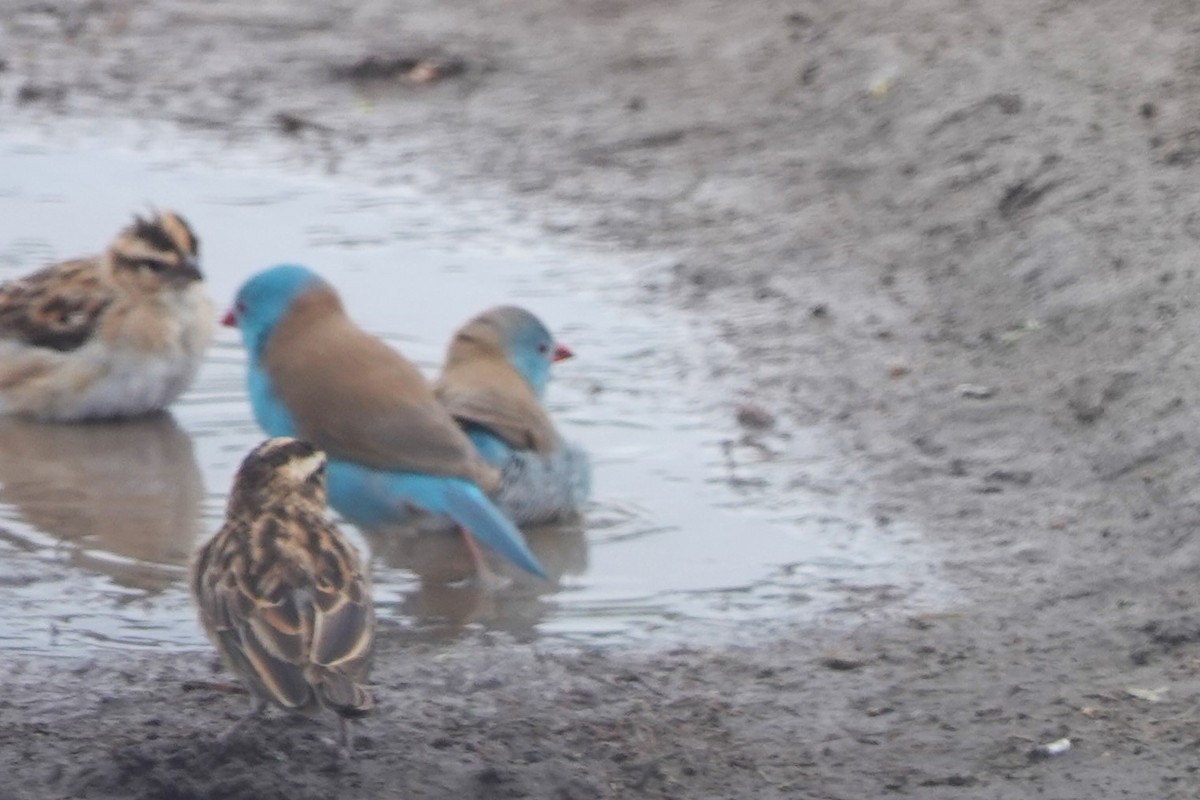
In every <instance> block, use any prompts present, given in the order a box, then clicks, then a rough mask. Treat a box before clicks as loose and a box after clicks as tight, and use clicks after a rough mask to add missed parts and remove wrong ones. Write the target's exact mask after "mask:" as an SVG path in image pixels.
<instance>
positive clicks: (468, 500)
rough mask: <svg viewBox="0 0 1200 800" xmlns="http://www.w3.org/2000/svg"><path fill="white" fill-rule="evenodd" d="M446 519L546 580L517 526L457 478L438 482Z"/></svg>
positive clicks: (484, 497)
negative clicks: (441, 492) (441, 491)
mask: <svg viewBox="0 0 1200 800" xmlns="http://www.w3.org/2000/svg"><path fill="white" fill-rule="evenodd" d="M441 487H442V488H443V500H444V501H445V506H444V507H443V508H440V509H436V510H438V511H441V512H442V513H443V514H445V515H446V516H448V517H450V519H452V520H454V521H455V522H456V523H458V524H459V525H461V526H462V527H463V528H464V529H466V531H467V533H469V534H470V535H471V536H473V537H475V539H476V540H478V541H479V542H480V543H481V544H483V545H484V546H486V547H488V548H489V549H491V550H494V551H495V552H496V553H498V554H500V555H502V556H504V557H505V558H507V559H508V560H509V561H511V562H513V563H514V564H516V565H517V566H518V567H520V568H521V569H523V570H525V571H526V572H528V573H530V574H533V575H536V576H538V577H539V578H542V579H543V580H548V578H547V576H546V571H545V570H544V569H542V565H541V564H540V563H538V560H537V557H536V556H535V555H534V554H533V553H532V552H530V550H529V546H528V545H526V544H525V539H524V537H523V536H521V532H520V531H518V530H517V527H516V526H515V525H513V524H512V522H510V521H509V519H508V517H506V516H504V514H503V513H502V512H501V511H500V509H499V508H497V507H496V505H495V504H494V503H493V502H492V501H491V500H489V499H488V498H487V495H485V494H484V493H483V490H482V489H480V488H479V487H478V486H476V485H475V484H473V483H471V482H470V481H466V480H461V479H454V478H451V479H447V480H443V481H442V482H441Z"/></svg>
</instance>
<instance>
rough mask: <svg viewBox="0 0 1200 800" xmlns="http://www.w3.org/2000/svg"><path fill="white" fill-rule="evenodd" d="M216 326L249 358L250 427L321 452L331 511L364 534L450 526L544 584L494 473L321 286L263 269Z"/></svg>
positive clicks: (411, 373)
mask: <svg viewBox="0 0 1200 800" xmlns="http://www.w3.org/2000/svg"><path fill="white" fill-rule="evenodd" d="M224 322H225V324H227V325H234V326H236V327H237V328H238V329H239V330H240V331H241V334H242V341H243V342H244V343H245V345H246V349H247V350H248V351H249V378H248V384H249V392H250V402H251V405H252V406H253V409H254V415H255V418H256V419H257V420H258V423H259V425H260V426H262V428H263V429H264V430H265V431H266V432H267V433H268V434H270V435H271V436H295V437H299V438H301V439H305V440H307V441H309V442H311V443H312V444H314V445H316V446H317V447H319V448H320V449H321V450H323V451H325V453H327V454H328V456H329V501H330V505H332V506H333V507H334V508H335V509H337V511H338V512H339V513H340V514H342V515H343V516H344V517H346V518H347V519H348V520H350V521H351V522H353V523H355V524H356V525H359V526H360V527H367V528H376V527H381V526H387V525H390V524H392V523H398V522H401V523H402V522H405V521H407V520H408V518H409V516H410V514H411V512H412V511H413V510H419V511H423V512H426V513H428V514H432V515H434V516H438V517H445V518H449V519H450V520H452V521H453V522H454V523H456V524H457V525H458V526H460V527H461V528H463V529H464V530H465V531H467V532H468V533H469V534H471V536H473V537H475V538H476V539H477V540H478V541H480V542H481V543H483V544H484V545H486V546H487V547H489V548H490V549H492V550H494V551H495V552H497V553H499V554H500V555H502V556H504V557H505V558H507V559H509V560H510V561H512V562H513V563H515V564H517V565H518V566H520V567H521V568H523V569H524V570H526V571H528V572H530V573H532V574H534V575H537V576H539V577H544V575H545V573H544V572H543V570H542V568H541V565H540V564H539V563H538V561H537V559H536V558H535V557H534V555H533V554H532V553H531V552H530V551H529V548H528V547H527V546H526V544H525V541H524V539H523V538H522V536H521V534H520V532H519V531H518V530H517V529H516V528H515V527H514V525H513V524H512V522H510V521H509V520H508V519H507V518H506V517H505V516H504V514H503V513H501V511H500V510H499V509H498V508H497V507H496V505H495V504H494V503H493V502H492V501H491V500H490V499H489V498H488V496H487V493H488V492H492V491H494V490H495V489H496V488H497V487H498V486H499V482H500V473H499V470H497V469H496V468H495V467H493V466H491V465H489V464H488V463H487V462H486V461H484V460H483V459H482V458H481V457H480V456H479V454H478V453H476V452H475V448H474V447H472V446H471V442H470V440H469V439H468V438H467V437H466V435H465V434H464V433H463V432H462V431H461V430H460V429H459V428H458V426H457V425H456V424H455V422H454V420H453V418H452V417H451V416H450V414H449V413H448V412H447V411H446V410H445V409H444V408H443V407H442V406H441V404H440V403H438V401H437V398H435V397H434V395H433V390H432V387H431V386H430V385H429V383H428V382H427V381H426V380H425V378H424V376H422V375H421V373H420V371H419V370H418V369H417V368H416V366H415V365H413V364H412V363H411V362H409V361H408V360H407V359H405V358H404V357H403V356H402V355H400V353H398V352H397V351H396V350H394V349H393V348H392V347H390V346H389V345H388V344H386V343H385V342H384V341H382V340H381V339H379V338H377V337H375V336H372V335H371V334H369V333H367V332H366V331H364V330H362V329H361V328H360V327H358V326H357V325H356V324H355V323H354V322H353V321H352V320H351V319H350V318H349V316H348V315H347V314H346V311H345V309H344V307H343V305H342V301H341V299H340V298H339V296H338V294H337V292H336V291H335V290H334V288H333V287H332V286H331V285H330V284H329V283H327V282H326V281H325V280H324V279H322V278H321V277H320V276H318V275H317V274H316V273H314V272H312V271H311V270H309V269H307V268H305V267H301V266H295V265H289V264H285V265H279V266H275V267H271V268H270V269H267V270H264V271H262V272H260V273H258V274H256V275H254V276H253V277H251V278H250V279H249V280H248V281H246V283H244V284H243V285H242V287H241V288H240V289H239V290H238V293H237V297H236V300H235V303H234V307H233V308H232V309H231V310H230V311H229V313H228V314H227V315H226V317H225V320H224ZM467 541H468V544H469V543H470V539H469V538H468V539H467ZM478 563H479V565H480V567H481V568H482V566H483V564H482V561H479V562H478ZM482 571H483V570H482V569H481V572H482Z"/></svg>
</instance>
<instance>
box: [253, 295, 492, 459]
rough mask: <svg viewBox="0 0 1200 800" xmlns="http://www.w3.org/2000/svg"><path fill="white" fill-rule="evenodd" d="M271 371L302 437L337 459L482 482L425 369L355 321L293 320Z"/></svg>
mask: <svg viewBox="0 0 1200 800" xmlns="http://www.w3.org/2000/svg"><path fill="white" fill-rule="evenodd" d="M264 366H265V367H266V370H267V374H268V375H269V376H270V378H271V384H272V387H273V388H274V390H275V392H276V393H277V394H278V396H279V399H280V400H282V401H283V404H284V405H285V406H287V409H288V411H289V412H290V414H291V416H292V419H293V420H295V423H296V428H297V430H298V433H299V435H300V436H301V437H303V438H305V439H307V440H309V441H310V442H312V443H313V444H315V445H316V446H317V447H320V448H321V449H322V450H324V451H325V452H327V453H328V454H329V455H330V457H331V458H334V459H341V460H346V461H353V462H356V463H359V464H363V465H366V466H368V467H372V468H374V469H380V470H389V471H397V472H421V473H427V474H433V475H446V476H454V477H463V478H468V479H471V480H478V479H479V471H480V469H481V468H482V464H481V462H480V461H479V459H478V457H477V456H476V455H475V452H474V449H473V448H472V447H471V443H470V441H469V440H468V439H467V438H466V436H465V435H464V434H463V432H462V431H460V430H459V429H458V426H457V425H455V424H454V420H453V419H451V417H450V415H449V414H447V413H446V410H445V409H444V408H442V407H441V405H440V404H439V403H438V401H437V398H435V397H434V396H433V390H432V389H431V388H430V387H429V385H428V383H427V382H426V381H425V378H424V377H423V376H422V375H421V373H420V371H419V370H417V368H416V367H415V366H413V365H412V364H411V363H409V362H408V361H407V360H406V359H405V358H404V357H403V356H401V355H400V354H399V353H397V352H396V351H395V350H393V349H392V348H391V347H389V346H388V345H387V344H385V343H384V342H383V341H381V340H379V339H376V338H375V337H373V336H370V335H369V334H366V333H364V332H363V331H361V330H359V329H358V328H356V327H354V326H353V324H352V323H349V321H348V320H341V319H335V320H321V319H313V318H309V317H306V316H304V315H300V314H289V315H288V316H286V317H285V318H284V319H283V321H282V322H280V324H279V325H278V327H277V329H276V331H275V332H274V333H273V334H272V336H271V342H270V344H269V346H268V347H267V351H266V354H265V358H264Z"/></svg>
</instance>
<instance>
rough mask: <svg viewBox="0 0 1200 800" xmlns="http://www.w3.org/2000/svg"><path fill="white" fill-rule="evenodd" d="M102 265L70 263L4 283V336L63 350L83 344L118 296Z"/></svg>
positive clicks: (0, 294) (0, 317)
mask: <svg viewBox="0 0 1200 800" xmlns="http://www.w3.org/2000/svg"><path fill="white" fill-rule="evenodd" d="M100 263H101V262H100V260H99V259H98V258H89V259H81V260H78V261H67V262H63V263H61V264H53V265H51V266H49V267H45V268H44V269H41V270H38V271H37V272H34V273H33V274H31V275H27V276H25V277H24V278H18V279H16V280H12V281H8V282H6V283H3V284H0V339H8V340H15V341H19V342H22V343H24V344H28V345H30V346H32V347H45V348H49V349H51V350H59V351H62V352H68V351H71V350H75V349H77V348H79V347H81V346H83V345H84V344H85V343H86V342H87V341H88V340H89V339H90V338H91V337H92V335H93V334H94V333H95V331H96V328H97V327H98V325H99V321H100V317H101V315H102V314H103V313H104V310H105V309H106V308H108V306H109V305H110V304H111V303H112V302H113V300H114V299H115V296H116V294H115V290H114V289H113V287H112V286H111V284H109V283H108V282H107V281H105V280H104V277H103V275H102V272H101V269H100Z"/></svg>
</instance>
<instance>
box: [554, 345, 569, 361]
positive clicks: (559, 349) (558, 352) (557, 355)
mask: <svg viewBox="0 0 1200 800" xmlns="http://www.w3.org/2000/svg"><path fill="white" fill-rule="evenodd" d="M574 357H575V354H574V353H573V352H571V348H569V347H567V346H566V345H565V344H556V345H554V358H552V359H550V360H551V361H566V360H567V359H568V358H574Z"/></svg>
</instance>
